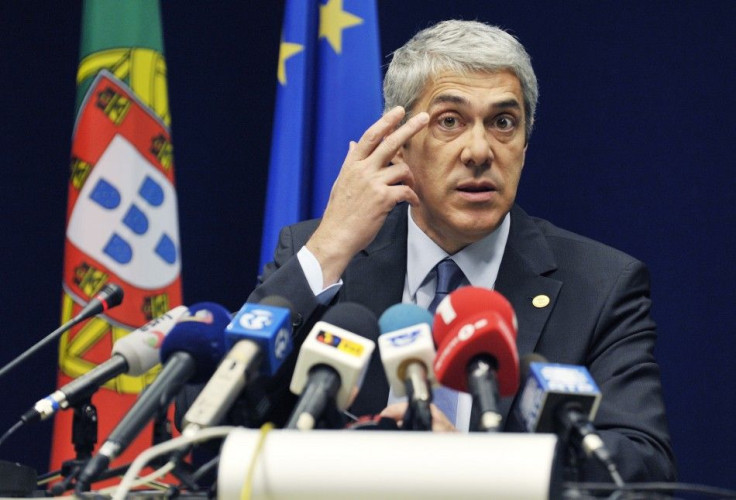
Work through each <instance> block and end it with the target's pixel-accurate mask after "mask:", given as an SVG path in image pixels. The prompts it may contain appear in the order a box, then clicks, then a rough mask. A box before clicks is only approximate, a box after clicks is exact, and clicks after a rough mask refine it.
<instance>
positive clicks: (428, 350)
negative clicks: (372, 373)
mask: <svg viewBox="0 0 736 500" xmlns="http://www.w3.org/2000/svg"><path fill="white" fill-rule="evenodd" d="M432 321H433V318H432V314H430V312H429V311H427V310H426V309H424V308H422V307H419V306H417V305H414V304H395V305H393V306H391V307H389V308H388V309H386V310H385V311H384V312H383V314H382V315H381V317H380V318H379V319H378V326H379V327H380V329H381V336H380V337H378V350H379V351H380V353H381V361H382V362H383V368H384V370H385V372H386V378H387V379H388V382H389V384H390V385H391V389H392V390H393V392H394V394H396V395H397V396H407V395H408V398H407V400H408V403H409V404H408V407H407V411H406V414H405V415H404V418H403V425H402V429H406V430H423V431H426V430H432V415H431V413H430V407H429V405H430V403H431V402H432V389H431V384H435V383H436V378H435V375H434V370H433V369H432V363H433V361H434V358H435V349H434V340H433V339H432V330H431V327H430V325H431V324H432Z"/></svg>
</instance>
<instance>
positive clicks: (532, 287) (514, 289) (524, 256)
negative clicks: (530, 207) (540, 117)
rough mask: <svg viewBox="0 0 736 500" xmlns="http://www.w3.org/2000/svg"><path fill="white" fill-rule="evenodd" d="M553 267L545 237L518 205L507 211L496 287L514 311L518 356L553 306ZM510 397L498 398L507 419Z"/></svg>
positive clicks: (530, 349) (528, 347) (527, 348)
mask: <svg viewBox="0 0 736 500" xmlns="http://www.w3.org/2000/svg"><path fill="white" fill-rule="evenodd" d="M556 268H557V265H556V263H555V259H554V255H553V254H552V251H551V249H550V248H549V245H548V244H547V239H546V238H545V236H544V234H542V232H541V231H540V230H539V228H538V227H537V226H536V224H534V221H533V220H532V218H531V217H529V216H528V215H527V214H526V213H525V212H524V211H523V210H522V209H521V208H519V207H517V206H514V208H513V209H512V211H511V230H510V233H509V240H508V242H507V243H506V250H505V251H504V255H503V260H502V261H501V267H500V269H499V271H498V278H497V280H496V287H495V288H496V290H497V291H498V292H500V293H501V294H502V295H503V296H504V297H506V298H507V299H508V300H509V302H511V305H512V306H513V308H514V311H515V312H516V317H517V319H518V322H519V330H518V334H517V337H516V346H517V349H518V352H519V356H520V357H522V356H524V355H526V354H529V353H531V352H533V351H534V348H535V346H536V345H537V341H538V340H539V337H540V336H541V334H542V330H543V329H544V326H545V325H546V324H547V320H548V319H549V316H550V314H551V313H552V310H553V309H554V306H555V302H556V301H557V296H558V294H559V292H560V289H561V288H562V282H561V281H559V280H556V279H553V278H549V277H547V276H548V275H549V274H550V273H551V272H552V271H554V270H555V269H556ZM511 403H512V398H505V399H504V400H503V401H502V402H501V410H502V414H503V417H504V421H506V420H507V416H508V412H509V408H510V407H511Z"/></svg>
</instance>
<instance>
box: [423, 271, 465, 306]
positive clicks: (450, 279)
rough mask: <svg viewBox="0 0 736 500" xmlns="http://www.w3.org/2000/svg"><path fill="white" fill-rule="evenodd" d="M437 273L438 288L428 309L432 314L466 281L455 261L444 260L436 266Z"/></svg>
mask: <svg viewBox="0 0 736 500" xmlns="http://www.w3.org/2000/svg"><path fill="white" fill-rule="evenodd" d="M435 269H436V271H437V288H435V292H434V298H433V299H432V302H431V303H430V304H429V307H428V308H427V309H428V310H429V312H431V313H432V314H434V313H435V310H436V309H437V306H438V305H439V303H440V302H442V299H444V298H445V297H447V295H448V294H449V293H450V292H453V291H454V290H455V289H456V288H458V287H460V285H462V284H463V281H464V280H465V275H464V274H463V272H462V271H461V270H460V267H458V265H457V264H455V261H454V260H452V259H443V260H441V261H440V262H439V263H438V264H437V265H436V266H435Z"/></svg>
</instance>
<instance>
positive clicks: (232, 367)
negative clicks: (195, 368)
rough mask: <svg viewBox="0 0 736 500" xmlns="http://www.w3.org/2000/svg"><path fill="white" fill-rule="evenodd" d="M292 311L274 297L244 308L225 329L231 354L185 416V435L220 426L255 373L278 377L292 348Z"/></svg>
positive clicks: (229, 353) (284, 301)
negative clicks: (278, 371) (278, 372)
mask: <svg viewBox="0 0 736 500" xmlns="http://www.w3.org/2000/svg"><path fill="white" fill-rule="evenodd" d="M291 310H292V306H291V303H290V302H289V301H288V300H286V299H284V298H283V297H279V296H275V295H272V296H268V297H265V298H264V299H262V300H261V302H259V303H257V304H253V303H249V302H246V303H245V304H243V307H242V308H241V309H240V311H238V313H237V314H236V315H235V317H234V318H233V320H232V321H231V322H230V324H229V325H228V326H227V328H226V329H225V341H226V345H227V346H228V347H229V349H230V350H229V352H228V353H227V355H226V356H225V359H223V360H222V362H221V363H220V366H219V367H218V368H217V370H216V371H215V373H214V374H213V375H212V377H211V378H210V380H209V382H207V385H205V386H204V388H203V389H202V392H200V393H199V395H198V396H197V399H195V400H194V403H192V406H191V407H189V410H187V413H186V414H185V415H184V418H183V420H182V427H183V429H184V430H183V434H190V433H194V432H197V431H198V430H199V429H202V428H204V427H209V426H212V425H215V424H217V423H219V422H220V421H221V420H222V418H223V417H224V416H225V413H227V411H228V410H229V409H230V407H231V406H232V405H233V403H234V401H235V399H236V398H237V397H238V395H239V394H240V393H241V391H242V390H243V388H244V387H245V386H246V385H247V384H248V383H249V382H250V381H251V380H252V379H253V377H254V375H255V374H256V373H255V372H256V371H257V372H258V373H259V374H260V375H265V376H273V375H274V374H275V373H276V371H277V370H278V369H279V367H280V366H281V364H282V363H283V362H284V360H285V359H286V357H287V356H288V355H289V354H290V353H291V351H292V348H293V342H292V325H291Z"/></svg>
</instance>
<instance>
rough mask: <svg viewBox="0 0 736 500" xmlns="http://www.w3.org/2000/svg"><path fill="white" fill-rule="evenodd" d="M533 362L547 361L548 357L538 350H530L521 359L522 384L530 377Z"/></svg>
mask: <svg viewBox="0 0 736 500" xmlns="http://www.w3.org/2000/svg"><path fill="white" fill-rule="evenodd" d="M532 363H547V358H545V357H544V356H542V355H541V354H537V353H536V352H530V353H528V354H524V355H523V356H522V357H521V359H520V360H519V374H520V377H519V378H520V379H521V383H522V384H523V383H524V381H525V380H526V379H528V378H529V370H531V364H532Z"/></svg>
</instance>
